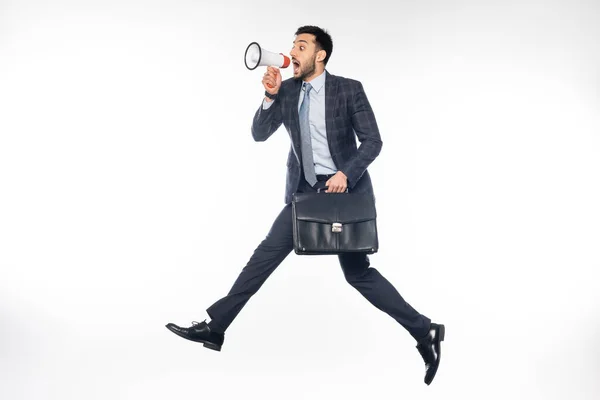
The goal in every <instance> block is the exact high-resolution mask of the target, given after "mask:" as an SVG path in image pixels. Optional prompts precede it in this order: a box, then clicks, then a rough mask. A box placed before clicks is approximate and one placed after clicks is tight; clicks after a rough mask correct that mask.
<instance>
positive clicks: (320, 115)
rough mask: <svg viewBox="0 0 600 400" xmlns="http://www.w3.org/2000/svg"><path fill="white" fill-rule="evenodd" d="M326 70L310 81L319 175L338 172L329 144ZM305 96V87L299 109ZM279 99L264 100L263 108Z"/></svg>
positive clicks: (301, 94)
mask: <svg viewBox="0 0 600 400" xmlns="http://www.w3.org/2000/svg"><path fill="white" fill-rule="evenodd" d="M325 77H326V74H325V71H323V73H322V74H321V75H319V76H317V77H316V78H314V79H313V80H312V81H310V82H309V83H310V84H311V86H312V90H311V91H310V93H309V94H308V96H309V97H310V110H309V112H308V122H309V124H310V137H311V142H312V150H313V160H314V162H315V173H316V174H317V175H329V174H334V173H336V172H337V168H336V166H335V164H334V162H333V158H331V153H330V152H329V145H328V144H327V129H326V127H325ZM303 98H304V87H302V90H301V91H300V96H299V98H298V111H300V106H301V105H302V99H303ZM275 101H277V100H274V101H266V100H263V110H266V109H268V108H269V107H271V105H272V104H273V103H274V102H275Z"/></svg>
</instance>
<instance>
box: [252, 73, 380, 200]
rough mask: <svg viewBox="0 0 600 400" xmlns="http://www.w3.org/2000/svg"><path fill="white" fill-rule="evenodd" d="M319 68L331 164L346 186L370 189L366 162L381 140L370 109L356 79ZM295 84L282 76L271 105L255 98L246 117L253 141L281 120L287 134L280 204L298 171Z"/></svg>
mask: <svg viewBox="0 0 600 400" xmlns="http://www.w3.org/2000/svg"><path fill="white" fill-rule="evenodd" d="M325 73H326V74H327V76H326V79H325V119H326V121H325V127H326V130H327V142H328V144H329V151H330V153H331V157H332V158H333V162H334V163H335V165H336V167H337V169H338V170H339V171H342V172H343V173H344V174H345V175H346V176H347V177H348V187H349V189H350V191H352V192H359V193H360V192H370V193H373V186H372V184H371V178H370V177H369V173H368V171H367V167H368V166H369V165H370V164H371V163H372V162H373V160H375V158H376V157H377V155H379V152H380V151H381V146H382V141H381V137H380V135H379V129H378V128H377V122H376V121H375V115H374V114H373V110H372V109H371V105H370V104H369V101H368V100H367V96H366V94H365V91H364V90H363V87H362V84H361V83H360V82H359V81H356V80H353V79H348V78H343V77H341V76H335V75H331V74H330V73H329V72H327V71H325ZM301 89H302V81H297V80H294V79H293V78H290V79H286V80H285V81H283V82H282V83H281V88H280V89H279V93H278V95H277V98H276V99H275V100H274V101H275V102H274V103H273V104H272V105H271V107H269V108H268V109H267V110H263V109H262V104H261V106H260V107H259V109H258V110H257V111H256V114H255V115H254V120H253V121H252V137H253V138H254V140H256V141H257V142H262V141H265V140H267V139H268V138H269V137H270V136H271V135H272V134H273V133H274V132H275V131H276V130H277V129H278V128H279V127H280V126H281V124H282V123H283V125H284V126H285V128H286V130H287V132H288V134H289V135H290V139H291V147H290V152H289V154H288V159H287V177H286V188H285V203H286V204H288V203H291V201H292V195H293V193H294V192H295V191H296V189H297V188H298V184H299V183H300V177H301V175H302V172H301V165H302V162H301V160H302V155H301V153H300V151H301V142H300V121H299V117H298V99H299V98H300V90H301ZM356 137H358V140H359V141H360V146H357V142H356Z"/></svg>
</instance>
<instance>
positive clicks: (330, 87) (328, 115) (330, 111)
mask: <svg viewBox="0 0 600 400" xmlns="http://www.w3.org/2000/svg"><path fill="white" fill-rule="evenodd" d="M325 74H326V75H325V76H326V78H325V129H326V130H327V141H328V142H329V143H330V144H331V139H330V136H331V135H330V133H331V132H333V116H334V115H335V99H336V96H337V90H338V87H337V79H336V78H337V77H336V76H335V75H331V74H330V73H329V72H327V70H325ZM330 147H331V146H330Z"/></svg>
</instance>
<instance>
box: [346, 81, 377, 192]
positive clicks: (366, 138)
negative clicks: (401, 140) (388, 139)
mask: <svg viewBox="0 0 600 400" xmlns="http://www.w3.org/2000/svg"><path fill="white" fill-rule="evenodd" d="M357 84H358V87H357V90H356V92H355V93H354V95H353V97H354V98H353V99H352V127H353V128H354V131H355V132H356V136H357V137H358V140H359V141H360V145H359V146H358V153H357V154H356V155H355V156H354V157H353V158H352V159H351V160H350V161H349V162H348V163H346V165H344V166H343V167H342V168H341V171H342V172H343V173H344V174H345V175H346V177H347V178H348V186H349V187H350V188H352V187H354V185H356V182H358V180H359V179H360V178H361V177H362V176H363V174H364V173H365V171H366V170H367V167H368V166H369V165H370V164H371V163H372V162H373V160H375V158H376V157H377V156H378V155H379V153H380V152H381V147H382V145H383V142H382V141H381V136H380V135H379V128H378V127H377V121H376V120H375V114H374V113H373V109H372V108H371V105H370V104H369V100H368V99H367V95H366V94H365V91H364V89H363V86H362V84H361V83H360V82H357Z"/></svg>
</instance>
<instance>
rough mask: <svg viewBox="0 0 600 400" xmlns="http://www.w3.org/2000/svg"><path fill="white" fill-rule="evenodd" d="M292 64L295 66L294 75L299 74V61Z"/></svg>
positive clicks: (293, 61)
mask: <svg viewBox="0 0 600 400" xmlns="http://www.w3.org/2000/svg"><path fill="white" fill-rule="evenodd" d="M292 64H293V66H294V73H296V72H298V71H299V70H300V63H299V62H298V60H292Z"/></svg>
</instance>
